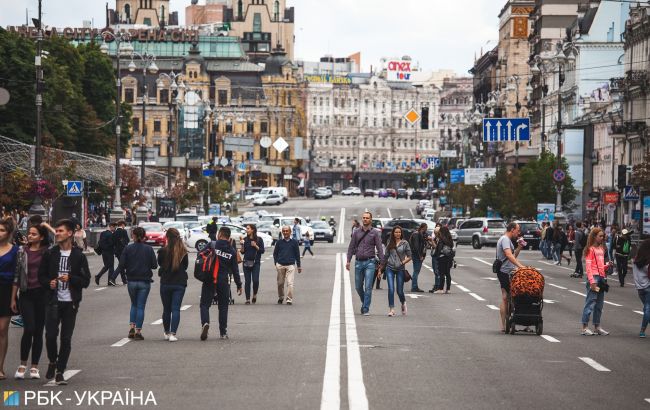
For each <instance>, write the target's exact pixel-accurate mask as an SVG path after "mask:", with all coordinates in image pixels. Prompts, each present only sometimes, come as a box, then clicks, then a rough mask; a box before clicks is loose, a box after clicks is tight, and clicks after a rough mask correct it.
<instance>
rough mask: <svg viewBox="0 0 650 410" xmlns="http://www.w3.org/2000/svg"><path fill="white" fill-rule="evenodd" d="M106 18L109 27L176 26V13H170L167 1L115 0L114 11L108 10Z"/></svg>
mask: <svg viewBox="0 0 650 410" xmlns="http://www.w3.org/2000/svg"><path fill="white" fill-rule="evenodd" d="M107 18H108V23H109V24H110V25H117V24H126V25H129V24H138V25H145V26H150V27H165V26H176V25H178V12H176V11H175V12H170V10H169V0H116V2H115V10H109V14H108V16H107Z"/></svg>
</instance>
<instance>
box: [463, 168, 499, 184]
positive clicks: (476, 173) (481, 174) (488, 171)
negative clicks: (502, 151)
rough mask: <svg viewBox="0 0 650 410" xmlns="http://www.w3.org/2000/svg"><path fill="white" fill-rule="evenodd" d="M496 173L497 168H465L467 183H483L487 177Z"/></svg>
mask: <svg viewBox="0 0 650 410" xmlns="http://www.w3.org/2000/svg"><path fill="white" fill-rule="evenodd" d="M496 174H497V169H496V168H467V169H466V170H465V185H483V182H485V180H486V179H488V178H489V177H493V176H495V175H496Z"/></svg>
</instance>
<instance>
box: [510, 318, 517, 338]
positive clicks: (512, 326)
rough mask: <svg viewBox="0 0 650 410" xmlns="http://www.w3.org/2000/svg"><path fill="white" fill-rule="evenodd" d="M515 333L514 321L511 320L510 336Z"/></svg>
mask: <svg viewBox="0 0 650 410" xmlns="http://www.w3.org/2000/svg"><path fill="white" fill-rule="evenodd" d="M515 332H516V330H515V321H514V319H512V320H511V322H510V334H511V335H514V334H515Z"/></svg>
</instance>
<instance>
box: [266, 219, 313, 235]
mask: <svg viewBox="0 0 650 410" xmlns="http://www.w3.org/2000/svg"><path fill="white" fill-rule="evenodd" d="M296 218H298V220H299V221H300V238H301V239H302V238H304V237H305V234H307V232H309V237H310V238H311V240H312V241H313V240H314V230H313V229H312V228H311V226H309V225H308V224H307V221H305V219H304V218H301V217H299V216H283V217H281V218H275V220H274V221H273V226H272V227H271V232H272V234H273V235H272V236H273V238H275V239H280V235H281V227H283V226H288V227H289V228H291V229H293V220H294V219H296Z"/></svg>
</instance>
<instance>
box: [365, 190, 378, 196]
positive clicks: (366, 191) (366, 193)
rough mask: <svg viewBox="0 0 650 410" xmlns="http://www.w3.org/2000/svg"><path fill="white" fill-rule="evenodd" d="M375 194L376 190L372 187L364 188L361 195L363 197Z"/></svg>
mask: <svg viewBox="0 0 650 410" xmlns="http://www.w3.org/2000/svg"><path fill="white" fill-rule="evenodd" d="M375 195H377V191H375V190H374V189H366V190H365V191H363V197H364V198H365V197H374V196H375Z"/></svg>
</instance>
